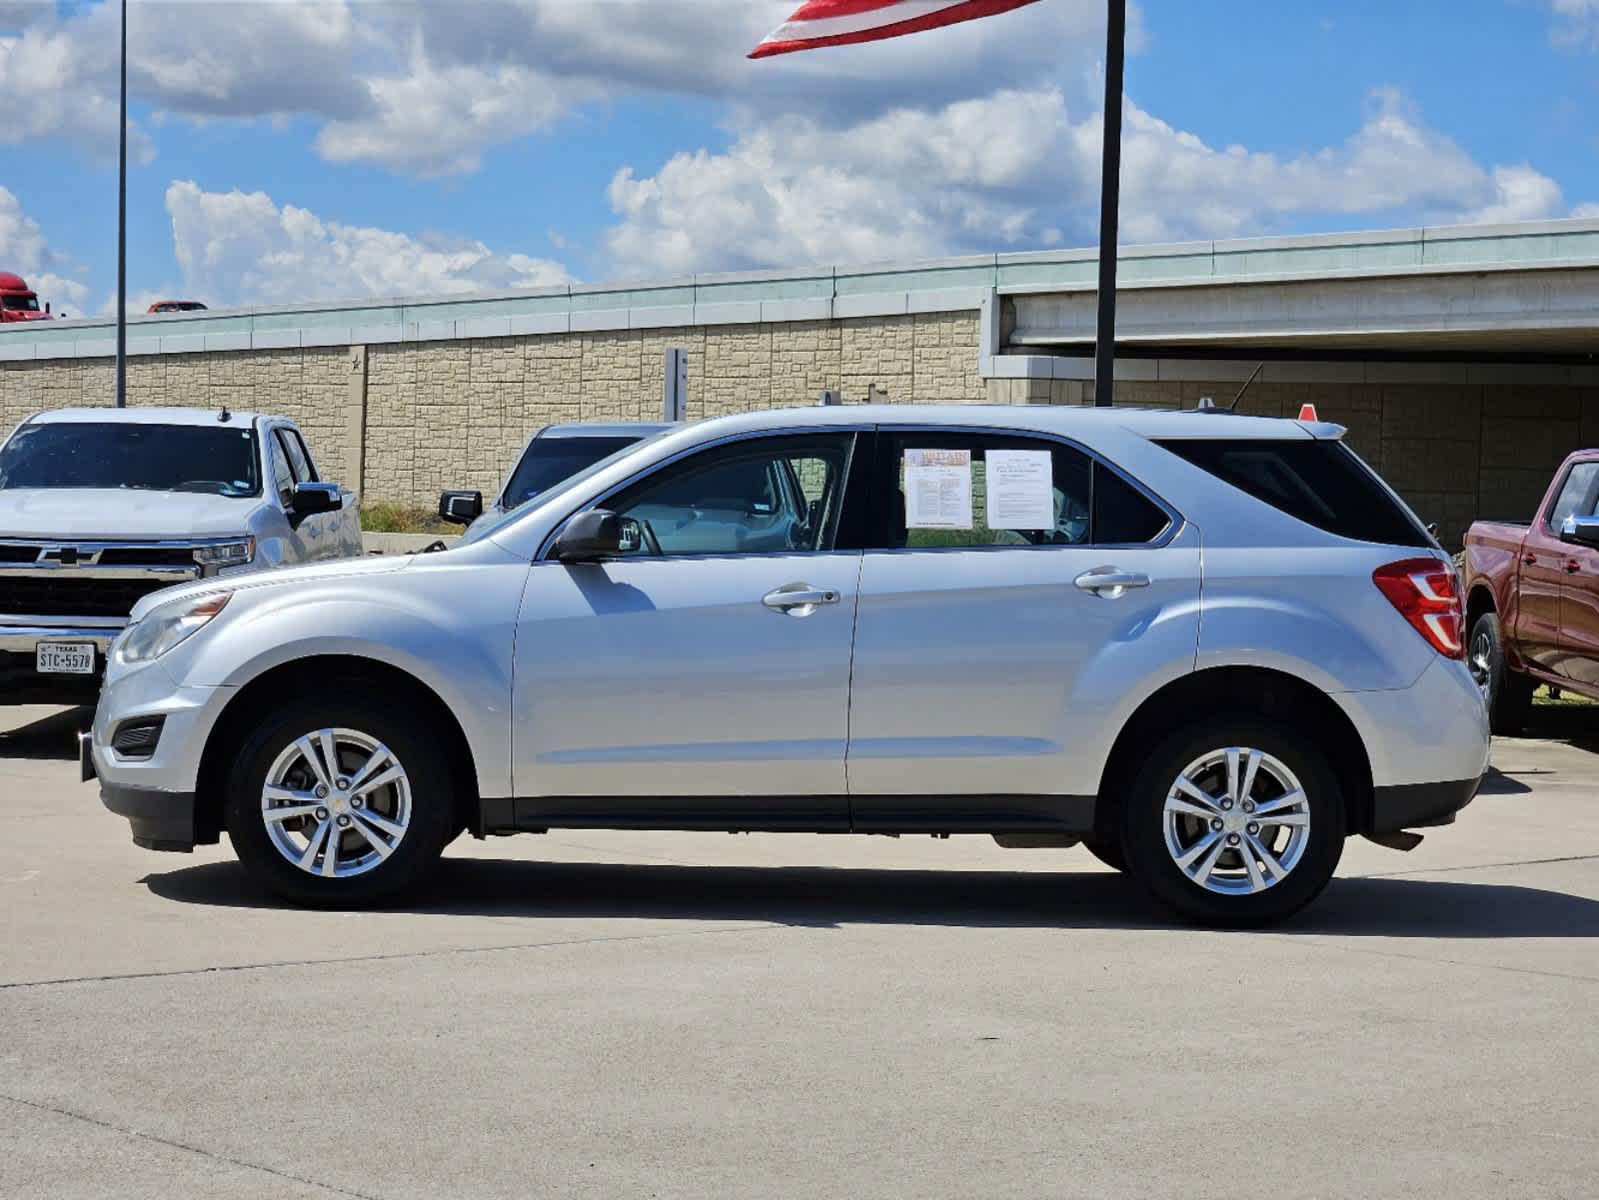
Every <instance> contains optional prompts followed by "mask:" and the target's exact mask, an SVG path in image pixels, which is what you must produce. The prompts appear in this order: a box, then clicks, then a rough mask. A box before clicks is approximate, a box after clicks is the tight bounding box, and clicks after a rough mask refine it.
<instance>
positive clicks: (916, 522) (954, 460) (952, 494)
mask: <svg viewBox="0 0 1599 1200" xmlns="http://www.w3.org/2000/svg"><path fill="white" fill-rule="evenodd" d="M971 527H972V452H971V451H970V450H906V451H905V528H906V529H970V528H971Z"/></svg>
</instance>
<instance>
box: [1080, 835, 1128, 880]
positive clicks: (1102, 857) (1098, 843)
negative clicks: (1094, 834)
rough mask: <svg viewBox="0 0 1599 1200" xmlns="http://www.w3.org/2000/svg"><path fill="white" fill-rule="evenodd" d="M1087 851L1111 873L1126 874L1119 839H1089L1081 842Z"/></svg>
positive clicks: (1125, 860) (1124, 858)
mask: <svg viewBox="0 0 1599 1200" xmlns="http://www.w3.org/2000/svg"><path fill="white" fill-rule="evenodd" d="M1083 849H1085V850H1087V851H1088V852H1089V853H1090V854H1092V855H1093V856H1094V857H1095V858H1097V859H1099V861H1100V862H1102V863H1104V864H1105V865H1106V866H1107V867H1109V868H1110V869H1111V870H1113V871H1120V872H1122V873H1123V874H1126V872H1127V856H1126V855H1125V854H1123V853H1122V844H1121V839H1120V838H1116V837H1108V838H1089V839H1088V840H1086V841H1085V842H1083Z"/></svg>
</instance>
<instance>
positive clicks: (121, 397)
mask: <svg viewBox="0 0 1599 1200" xmlns="http://www.w3.org/2000/svg"><path fill="white" fill-rule="evenodd" d="M120 111H121V114H122V115H121V120H120V122H119V123H118V125H117V407H118V408H124V407H126V405H127V403H128V0H122V99H121V107H120Z"/></svg>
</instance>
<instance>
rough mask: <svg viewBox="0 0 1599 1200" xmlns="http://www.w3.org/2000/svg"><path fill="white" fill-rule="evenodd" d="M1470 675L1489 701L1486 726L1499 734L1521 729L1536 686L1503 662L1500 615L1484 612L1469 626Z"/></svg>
mask: <svg viewBox="0 0 1599 1200" xmlns="http://www.w3.org/2000/svg"><path fill="white" fill-rule="evenodd" d="M1466 661H1467V663H1468V664H1469V665H1470V667H1471V677H1472V678H1473V679H1475V680H1476V681H1477V686H1478V687H1480V688H1481V689H1482V696H1483V699H1484V700H1485V701H1486V702H1487V704H1488V727H1489V728H1490V729H1492V730H1493V732H1495V733H1497V734H1500V735H1501V736H1506V735H1514V734H1518V733H1520V732H1521V730H1522V727H1523V726H1524V725H1526V723H1527V713H1528V712H1529V710H1531V708H1532V693H1533V689H1534V688H1535V687H1536V686H1537V685H1536V684H1534V683H1533V681H1532V680H1531V679H1528V678H1527V676H1525V675H1523V674H1521V673H1520V672H1519V671H1512V670H1511V669H1510V666H1509V664H1507V663H1506V662H1505V647H1504V642H1503V640H1502V639H1501V638H1500V635H1499V617H1498V616H1497V615H1496V614H1494V613H1491V612H1487V613H1483V614H1482V616H1480V617H1478V618H1477V623H1476V624H1475V625H1473V626H1472V627H1471V638H1470V641H1469V642H1468V643H1467V647H1466Z"/></svg>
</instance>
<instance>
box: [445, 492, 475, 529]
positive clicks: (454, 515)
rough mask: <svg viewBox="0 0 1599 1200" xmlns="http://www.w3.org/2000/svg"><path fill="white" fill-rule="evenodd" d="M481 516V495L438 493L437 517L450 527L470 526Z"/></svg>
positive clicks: (471, 493)
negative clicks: (450, 525) (446, 522)
mask: <svg viewBox="0 0 1599 1200" xmlns="http://www.w3.org/2000/svg"><path fill="white" fill-rule="evenodd" d="M482 515H483V493H482V492H463V491H450V492H441V493H439V517H440V518H441V519H443V520H445V521H448V522H449V523H450V524H452V525H470V524H471V523H472V522H473V521H475V520H477V519H478V518H479V517H481V516H482Z"/></svg>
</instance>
